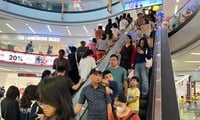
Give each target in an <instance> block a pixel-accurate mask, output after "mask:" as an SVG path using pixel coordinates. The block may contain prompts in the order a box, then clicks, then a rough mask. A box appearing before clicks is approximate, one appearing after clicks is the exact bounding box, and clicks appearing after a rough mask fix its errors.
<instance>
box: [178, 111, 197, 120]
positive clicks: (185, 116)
mask: <svg viewBox="0 0 200 120" xmlns="http://www.w3.org/2000/svg"><path fill="white" fill-rule="evenodd" d="M180 118H181V119H180V120H200V112H198V114H195V113H194V111H188V112H184V113H180Z"/></svg>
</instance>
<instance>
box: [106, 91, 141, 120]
mask: <svg viewBox="0 0 200 120" xmlns="http://www.w3.org/2000/svg"><path fill="white" fill-rule="evenodd" d="M114 104H115V107H116V110H115V111H113V113H112V114H110V116H109V117H110V118H109V120H140V117H139V116H138V114H137V113H135V111H133V110H131V109H130V108H129V107H127V100H126V97H125V95H124V94H121V93H119V95H118V96H117V97H116V99H115V102H114Z"/></svg>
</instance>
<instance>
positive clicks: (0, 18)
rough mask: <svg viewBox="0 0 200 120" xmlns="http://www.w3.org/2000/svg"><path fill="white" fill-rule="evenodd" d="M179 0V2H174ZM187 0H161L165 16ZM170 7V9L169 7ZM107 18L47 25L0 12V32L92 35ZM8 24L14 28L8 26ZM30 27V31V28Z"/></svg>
mask: <svg viewBox="0 0 200 120" xmlns="http://www.w3.org/2000/svg"><path fill="white" fill-rule="evenodd" d="M176 1H179V2H176ZM186 1H187V0H163V4H164V5H163V11H164V13H165V14H166V15H167V16H171V15H173V13H174V9H175V6H176V5H177V6H178V7H177V8H180V7H181V6H182V5H183V4H184V3H185V2H186ZM169 8H170V9H169ZM131 13H132V16H133V17H135V12H131ZM106 23H107V20H102V21H96V22H94V23H90V24H86V25H82V26H81V25H80V24H79V25H73V26H70V25H69V26H60V25H49V28H50V29H51V31H50V30H49V29H48V27H47V26H48V24H43V23H36V22H31V21H24V20H19V19H15V18H10V17H8V16H5V15H1V14H0V26H1V27H0V33H15V34H42V35H58V36H70V37H76V36H83V37H86V36H94V29H96V28H97V25H98V24H102V25H103V26H105V25H106ZM6 24H9V25H10V26H12V27H13V28H14V29H15V30H13V29H11V28H9V27H8V25H6ZM30 27H31V28H32V30H33V31H34V32H33V31H32V30H31V29H30Z"/></svg>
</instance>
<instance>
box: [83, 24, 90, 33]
mask: <svg viewBox="0 0 200 120" xmlns="http://www.w3.org/2000/svg"><path fill="white" fill-rule="evenodd" d="M83 29H84V30H85V32H86V33H89V32H88V30H87V28H86V27H85V25H84V26H83Z"/></svg>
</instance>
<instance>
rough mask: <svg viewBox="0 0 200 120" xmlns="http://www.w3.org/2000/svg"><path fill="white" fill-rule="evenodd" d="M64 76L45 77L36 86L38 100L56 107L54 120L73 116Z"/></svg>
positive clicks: (63, 119) (66, 119) (62, 119)
mask: <svg viewBox="0 0 200 120" xmlns="http://www.w3.org/2000/svg"><path fill="white" fill-rule="evenodd" d="M67 86H68V83H67V81H66V79H65V77H62V76H54V77H51V78H46V79H44V80H43V81H41V83H40V84H39V86H38V91H37V92H38V93H39V101H40V102H41V103H44V104H48V105H51V106H53V107H55V108H56V115H55V116H57V118H56V120H68V119H69V118H70V117H73V116H74V112H73V109H72V99H71V95H70V92H69V88H68V87H67Z"/></svg>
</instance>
